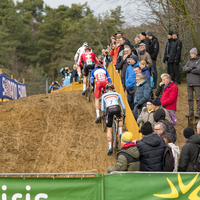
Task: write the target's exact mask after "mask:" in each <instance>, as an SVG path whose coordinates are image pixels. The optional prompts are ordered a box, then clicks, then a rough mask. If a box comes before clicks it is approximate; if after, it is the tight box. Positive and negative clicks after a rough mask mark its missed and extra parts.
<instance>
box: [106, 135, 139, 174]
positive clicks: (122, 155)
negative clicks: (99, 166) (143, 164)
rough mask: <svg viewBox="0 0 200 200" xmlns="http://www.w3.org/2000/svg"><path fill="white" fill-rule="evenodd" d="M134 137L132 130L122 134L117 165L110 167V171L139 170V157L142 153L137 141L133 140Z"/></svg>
mask: <svg viewBox="0 0 200 200" xmlns="http://www.w3.org/2000/svg"><path fill="white" fill-rule="evenodd" d="M132 138H133V134H132V133H130V132H125V133H123V134H122V138H121V145H123V146H122V149H121V150H120V151H119V153H118V154H117V159H116V162H115V167H111V166H110V167H108V169H107V171H108V173H110V172H112V171H139V169H140V163H139V159H138V158H139V156H140V153H139V151H138V148H137V147H136V145H135V143H134V142H132Z"/></svg>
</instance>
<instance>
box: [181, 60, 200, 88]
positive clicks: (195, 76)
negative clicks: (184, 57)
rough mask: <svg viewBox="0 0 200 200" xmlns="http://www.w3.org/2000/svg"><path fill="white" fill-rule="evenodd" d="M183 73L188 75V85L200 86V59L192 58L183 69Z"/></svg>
mask: <svg viewBox="0 0 200 200" xmlns="http://www.w3.org/2000/svg"><path fill="white" fill-rule="evenodd" d="M183 72H185V73H187V78H186V81H187V85H188V86H190V87H195V86H200V59H199V57H196V58H191V59H190V60H189V61H188V62H187V63H186V65H185V66H184V67H183Z"/></svg>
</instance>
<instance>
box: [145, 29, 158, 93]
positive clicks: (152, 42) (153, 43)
mask: <svg viewBox="0 0 200 200" xmlns="http://www.w3.org/2000/svg"><path fill="white" fill-rule="evenodd" d="M146 36H147V37H148V38H149V54H150V56H151V59H152V62H153V65H152V66H151V71H152V73H153V82H154V87H153V89H155V88H156V86H157V69H156V59H157V56H158V53H159V42H158V39H157V38H156V37H155V36H154V35H153V32H152V31H151V30H149V31H147V32H146Z"/></svg>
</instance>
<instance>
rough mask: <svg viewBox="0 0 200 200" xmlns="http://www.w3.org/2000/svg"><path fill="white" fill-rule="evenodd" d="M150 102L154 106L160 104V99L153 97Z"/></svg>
mask: <svg viewBox="0 0 200 200" xmlns="http://www.w3.org/2000/svg"><path fill="white" fill-rule="evenodd" d="M152 104H153V105H154V106H161V102H160V99H159V98H155V99H154V100H153V101H152Z"/></svg>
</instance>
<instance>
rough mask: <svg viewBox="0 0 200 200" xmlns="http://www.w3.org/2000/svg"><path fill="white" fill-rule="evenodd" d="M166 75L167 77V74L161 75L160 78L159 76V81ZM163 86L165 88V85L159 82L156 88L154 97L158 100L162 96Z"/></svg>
mask: <svg viewBox="0 0 200 200" xmlns="http://www.w3.org/2000/svg"><path fill="white" fill-rule="evenodd" d="M166 75H168V74H167V73H164V74H161V76H160V77H161V79H162V78H163V77H164V76H166ZM164 86H165V84H164V83H163V81H161V82H160V83H159V86H158V88H157V90H156V92H155V95H156V96H157V97H158V98H160V97H161V96H162V93H163V89H164Z"/></svg>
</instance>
